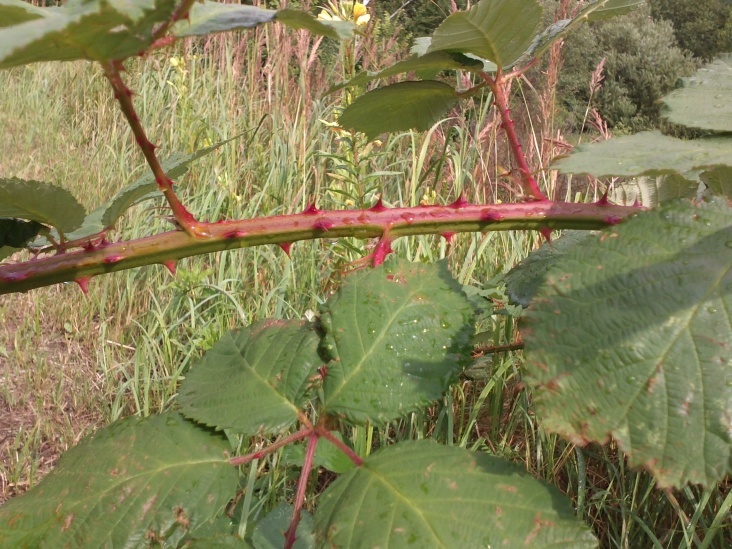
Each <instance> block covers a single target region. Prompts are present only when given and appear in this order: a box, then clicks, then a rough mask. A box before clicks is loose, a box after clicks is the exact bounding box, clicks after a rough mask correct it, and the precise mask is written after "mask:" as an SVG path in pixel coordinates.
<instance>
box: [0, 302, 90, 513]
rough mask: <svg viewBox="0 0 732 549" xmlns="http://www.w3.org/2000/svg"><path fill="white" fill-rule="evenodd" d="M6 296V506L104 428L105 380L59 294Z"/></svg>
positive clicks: (2, 479) (0, 346)
mask: <svg viewBox="0 0 732 549" xmlns="http://www.w3.org/2000/svg"><path fill="white" fill-rule="evenodd" d="M59 291H64V290H63V289H58V288H56V289H47V290H43V291H42V292H43V293H40V292H32V293H30V294H15V295H10V296H0V504H2V503H3V502H5V501H7V499H9V498H10V497H13V496H14V495H17V494H19V493H22V492H24V491H25V490H27V489H28V488H29V487H31V486H32V485H34V484H35V483H37V482H38V481H39V480H40V479H41V478H42V477H43V476H44V475H45V474H46V473H48V471H50V469H51V468H52V467H53V465H54V464H55V463H56V461H57V460H58V458H59V455H60V454H61V453H62V452H63V451H65V450H66V449H68V448H69V447H70V446H73V445H74V444H75V443H76V442H78V440H79V439H80V438H81V437H82V436H83V435H85V434H88V433H89V432H91V431H93V430H94V429H95V428H96V427H97V426H99V425H100V424H101V422H102V421H103V415H104V414H103V412H102V409H103V406H102V405H101V403H100V400H99V398H100V397H103V379H102V376H101V374H99V373H98V372H97V371H96V368H95V363H96V361H95V360H94V356H92V355H93V353H94V351H93V350H92V349H91V348H90V346H88V345H85V344H84V339H83V338H82V336H81V335H80V334H79V333H75V328H74V326H73V325H72V324H71V323H70V322H68V321H66V322H64V321H60V320H58V318H57V317H56V315H55V313H56V311H52V312H49V311H48V309H49V307H48V306H47V305H48V303H49V299H50V300H52V301H53V298H54V292H59Z"/></svg>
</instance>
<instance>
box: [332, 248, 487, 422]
mask: <svg viewBox="0 0 732 549" xmlns="http://www.w3.org/2000/svg"><path fill="white" fill-rule="evenodd" d="M461 288H462V287H461V285H460V284H458V282H457V281H456V280H454V279H453V278H452V277H451V276H450V273H449V271H448V270H447V266H446V265H445V263H444V262H443V263H438V264H432V265H425V264H421V263H409V262H407V261H404V260H399V261H390V262H388V263H387V264H386V265H385V266H383V267H380V268H378V269H373V270H368V271H362V272H358V273H355V274H353V275H351V276H349V277H348V278H346V280H345V282H344V284H343V286H342V287H341V288H340V290H339V291H338V293H337V294H336V295H335V296H333V297H332V298H330V299H329V300H328V302H327V303H326V305H325V306H324V308H323V314H322V318H321V322H322V326H323V329H324V330H325V339H324V349H325V351H326V352H327V353H328V354H329V355H330V356H331V357H332V359H333V360H332V361H331V362H329V363H328V365H327V368H328V373H327V376H326V378H325V385H324V387H323V392H324V397H325V401H324V409H325V411H326V412H327V413H330V414H338V415H343V416H345V417H346V418H348V419H349V420H350V421H352V422H357V423H363V422H366V421H373V422H375V423H378V424H384V423H386V422H388V421H390V420H393V419H396V418H398V417H401V416H404V415H405V414H407V413H409V412H413V411H415V410H418V409H420V408H422V407H424V406H425V405H427V404H429V403H431V402H433V401H434V400H435V399H437V398H439V397H440V396H441V395H442V394H443V392H444V391H445V390H446V389H447V387H448V386H449V384H450V382H451V381H452V380H453V379H454V378H455V376H456V375H457V373H458V372H459V371H460V370H461V369H462V367H463V365H464V364H465V361H466V359H467V357H468V350H469V348H470V342H471V336H472V333H473V328H472V324H471V320H472V318H473V308H472V306H471V305H470V302H469V301H468V299H467V298H466V297H465V295H464V294H463V293H462V291H461Z"/></svg>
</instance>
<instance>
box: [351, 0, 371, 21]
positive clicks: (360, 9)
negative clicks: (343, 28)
mask: <svg viewBox="0 0 732 549" xmlns="http://www.w3.org/2000/svg"><path fill="white" fill-rule="evenodd" d="M353 21H354V22H355V23H356V24H357V25H358V26H359V27H362V26H364V25H365V24H366V23H368V22H369V21H371V16H370V15H369V12H367V11H366V6H364V5H363V4H362V3H361V2H356V3H355V4H354V5H353Z"/></svg>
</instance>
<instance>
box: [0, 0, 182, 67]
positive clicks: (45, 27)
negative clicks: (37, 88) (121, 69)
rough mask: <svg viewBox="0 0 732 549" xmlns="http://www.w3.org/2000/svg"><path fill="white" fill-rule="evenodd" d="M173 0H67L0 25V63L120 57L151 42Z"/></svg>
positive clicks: (11, 64) (9, 64)
mask: <svg viewBox="0 0 732 549" xmlns="http://www.w3.org/2000/svg"><path fill="white" fill-rule="evenodd" d="M177 4H178V2H176V0H109V1H101V0H76V1H74V0H71V1H69V2H67V3H66V4H65V5H64V6H62V7H61V8H53V9H51V8H45V9H44V10H43V11H44V15H45V17H41V18H38V19H33V20H30V21H26V22H24V23H21V24H18V25H14V26H12V27H7V28H5V29H3V32H2V35H0V69H2V68H9V67H14V66H18V65H26V64H28V63H35V62H38V61H71V60H74V59H89V60H97V61H104V60H109V59H124V58H126V57H130V56H132V55H135V54H138V53H140V52H142V51H144V50H145V49H146V48H147V47H148V46H149V45H150V44H151V43H152V39H153V36H152V33H153V30H154V29H155V28H156V27H157V25H159V24H160V23H162V22H164V21H167V20H168V19H169V18H170V16H171V15H172V13H173V10H174V9H175V7H176V6H177Z"/></svg>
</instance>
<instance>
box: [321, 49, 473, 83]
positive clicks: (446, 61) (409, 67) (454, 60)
mask: <svg viewBox="0 0 732 549" xmlns="http://www.w3.org/2000/svg"><path fill="white" fill-rule="evenodd" d="M446 69H454V70H458V69H460V70H466V71H471V70H472V71H482V70H483V62H482V61H478V60H477V59H470V58H469V57H465V56H464V55H462V54H459V53H450V52H445V51H436V52H434V53H428V54H426V55H413V56H412V57H410V58H409V59H405V60H404V61H400V62H398V63H395V64H394V65H392V66H391V67H387V68H386V69H384V70H382V71H375V72H371V71H365V72H362V73H359V74H357V75H356V76H354V77H353V78H351V79H350V80H349V81H348V82H343V83H341V84H338V85H336V86H333V87H332V88H331V89H330V90H328V93H333V92H334V91H338V90H340V89H341V88H347V87H352V86H363V85H364V84H368V83H369V82H371V81H373V80H378V79H379V78H388V77H389V76H395V75H397V74H402V73H406V72H419V71H442V70H446Z"/></svg>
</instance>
